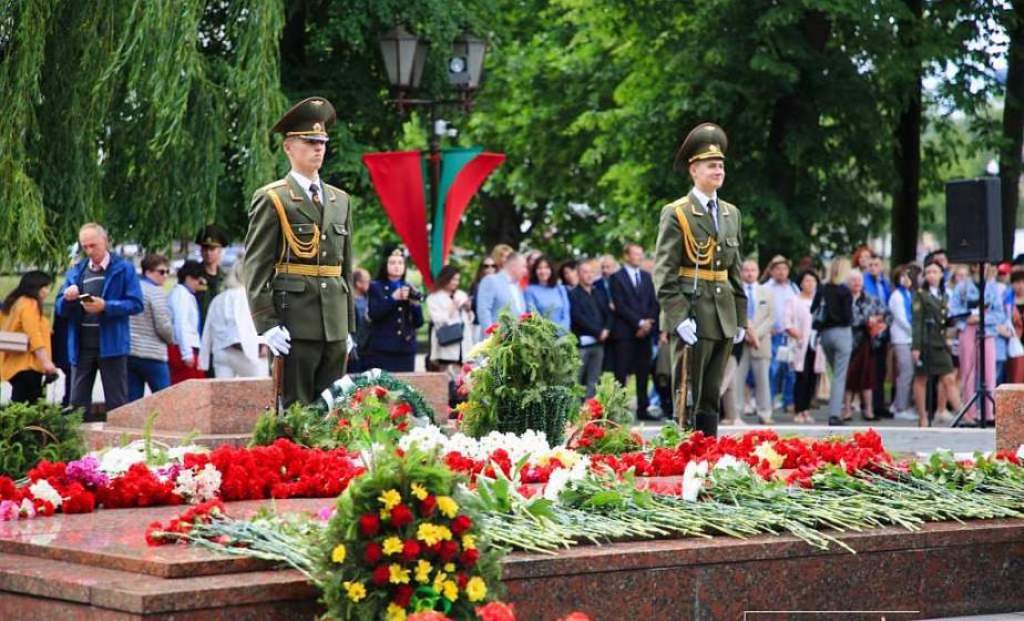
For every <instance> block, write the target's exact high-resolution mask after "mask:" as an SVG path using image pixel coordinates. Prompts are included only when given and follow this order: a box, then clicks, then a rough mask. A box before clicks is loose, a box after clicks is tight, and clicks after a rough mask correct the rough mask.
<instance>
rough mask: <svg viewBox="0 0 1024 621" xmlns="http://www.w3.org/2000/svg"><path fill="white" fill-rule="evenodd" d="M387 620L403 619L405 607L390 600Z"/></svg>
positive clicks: (397, 620)
mask: <svg viewBox="0 0 1024 621" xmlns="http://www.w3.org/2000/svg"><path fill="white" fill-rule="evenodd" d="M385 618H386V619H387V621H405V608H402V607H401V606H399V605H398V604H396V603H394V602H391V603H390V604H388V609H387V617H385Z"/></svg>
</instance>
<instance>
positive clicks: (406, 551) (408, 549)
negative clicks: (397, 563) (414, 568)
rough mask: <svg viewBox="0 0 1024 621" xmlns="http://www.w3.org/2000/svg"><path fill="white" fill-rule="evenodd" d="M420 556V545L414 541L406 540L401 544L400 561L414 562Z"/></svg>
mask: <svg viewBox="0 0 1024 621" xmlns="http://www.w3.org/2000/svg"><path fill="white" fill-rule="evenodd" d="M419 555H420V544H419V543H418V542H417V541H416V540H414V539H406V540H405V543H403V544H402V560H404V561H415V560H416V557H418V556H419Z"/></svg>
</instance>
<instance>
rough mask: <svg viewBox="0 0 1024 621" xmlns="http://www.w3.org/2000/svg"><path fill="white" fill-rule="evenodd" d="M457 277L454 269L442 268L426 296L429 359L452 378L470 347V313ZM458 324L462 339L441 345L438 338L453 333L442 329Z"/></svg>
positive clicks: (467, 299) (471, 339)
mask: <svg viewBox="0 0 1024 621" xmlns="http://www.w3.org/2000/svg"><path fill="white" fill-rule="evenodd" d="M460 280H461V277H460V276H459V271H458V270H457V269H455V267H454V266H451V265H446V266H444V267H443V268H441V273H440V274H438V275H437V282H436V283H435V285H434V286H435V288H434V292H433V293H431V294H430V295H428V296H427V311H428V312H429V313H430V321H431V323H432V324H433V329H432V330H431V331H430V359H431V360H432V361H433V362H434V363H436V364H438V365H439V366H440V367H441V368H442V369H444V370H446V371H448V373H449V375H451V376H452V377H453V378H454V377H456V376H458V374H459V372H460V370H461V368H462V363H463V362H465V361H466V356H467V354H469V350H470V349H472V347H473V331H472V329H471V328H472V326H473V311H472V310H471V305H470V299H469V296H468V295H467V294H466V292H465V291H462V290H460V289H459V282H460ZM459 323H461V324H462V336H461V338H458V339H457V340H451V341H446V343H445V344H442V342H441V338H440V337H439V336H438V335H439V333H440V334H441V336H449V334H448V333H449V332H450V333H452V334H457V332H458V330H457V329H452V328H450V329H448V330H442V328H444V327H445V326H453V325H456V324H459Z"/></svg>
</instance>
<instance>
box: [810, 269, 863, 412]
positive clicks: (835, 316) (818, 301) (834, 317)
mask: <svg viewBox="0 0 1024 621" xmlns="http://www.w3.org/2000/svg"><path fill="white" fill-rule="evenodd" d="M849 274H850V260H849V259H847V258H846V257H838V258H837V259H836V260H834V261H833V262H832V265H830V266H829V270H828V282H827V283H825V285H824V286H823V287H822V288H821V289H820V291H819V293H818V296H817V297H816V298H815V300H814V303H813V304H812V305H811V316H812V317H814V329H815V330H817V331H818V338H819V339H821V340H820V342H821V347H822V349H824V350H825V358H826V359H827V360H828V365H829V366H830V367H832V389H831V392H830V393H829V398H828V424H829V425H833V426H836V425H842V424H843V416H842V414H843V394H844V393H845V392H846V371H847V369H848V368H849V365H850V353H851V352H852V350H853V332H852V330H851V329H850V326H851V325H852V324H853V296H851V295H850V289H849V288H847V286H846V279H847V277H848V276H849Z"/></svg>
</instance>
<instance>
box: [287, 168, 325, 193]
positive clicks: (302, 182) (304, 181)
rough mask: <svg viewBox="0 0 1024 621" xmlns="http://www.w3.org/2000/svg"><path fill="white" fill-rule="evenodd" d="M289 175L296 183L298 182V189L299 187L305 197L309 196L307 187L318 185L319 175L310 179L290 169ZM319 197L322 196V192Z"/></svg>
mask: <svg viewBox="0 0 1024 621" xmlns="http://www.w3.org/2000/svg"><path fill="white" fill-rule="evenodd" d="M291 175H292V176H293V177H295V180H296V181H298V182H299V187H301V188H302V189H303V190H305V191H306V195H307V196H308V195H309V186H311V185H313V184H314V183H315V184H317V185H320V176H319V175H317V178H316V179H310V178H309V177H306V176H305V175H303V174H301V173H299V172H298V171H296V170H295V169H292V172H291ZM320 196H321V197H322V196H323V192H322V191H321V192H320ZM310 198H312V197H310Z"/></svg>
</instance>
